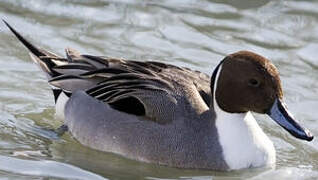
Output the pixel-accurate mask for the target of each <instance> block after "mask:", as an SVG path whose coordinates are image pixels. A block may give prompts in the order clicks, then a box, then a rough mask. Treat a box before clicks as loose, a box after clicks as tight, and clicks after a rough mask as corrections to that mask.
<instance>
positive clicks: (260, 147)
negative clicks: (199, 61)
mask: <svg viewBox="0 0 318 180" xmlns="http://www.w3.org/2000/svg"><path fill="white" fill-rule="evenodd" d="M221 69H222V65H221V66H220V67H219V70H218V72H217V75H216V79H215V83H214V86H213V87H214V89H213V95H214V98H213V105H214V110H215V113H216V122H215V123H216V128H217V131H218V135H219V142H220V144H221V147H222V150H223V156H224V159H225V161H226V163H227V164H228V166H229V168H230V170H236V169H243V168H250V167H261V166H271V165H273V164H274V163H275V161H276V153H275V148H274V145H273V143H272V141H271V140H270V139H269V138H268V137H267V136H266V134H265V133H264V132H263V131H262V129H261V128H260V127H259V125H258V123H257V122H256V120H255V119H254V117H253V115H252V114H251V113H250V112H247V113H228V112H225V111H223V110H222V109H221V108H220V107H219V106H218V103H217V102H216V99H215V90H216V88H217V80H218V77H219V73H220V72H221Z"/></svg>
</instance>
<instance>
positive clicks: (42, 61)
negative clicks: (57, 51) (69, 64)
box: [2, 20, 58, 79]
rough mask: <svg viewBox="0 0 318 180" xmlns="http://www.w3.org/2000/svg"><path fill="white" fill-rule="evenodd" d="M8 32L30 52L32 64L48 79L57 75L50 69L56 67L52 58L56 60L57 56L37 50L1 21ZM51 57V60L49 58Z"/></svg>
mask: <svg viewBox="0 0 318 180" xmlns="http://www.w3.org/2000/svg"><path fill="white" fill-rule="evenodd" d="M2 21H3V22H4V23H5V24H6V25H7V27H8V28H9V29H10V31H11V32H12V33H13V34H14V35H15V36H16V37H17V39H18V40H19V41H20V42H21V43H22V44H23V45H24V46H25V47H26V48H27V49H28V50H29V51H30V55H31V58H32V60H33V61H34V62H36V63H37V64H38V65H39V66H40V68H41V69H42V70H43V71H44V72H45V73H46V76H47V77H48V78H49V79H50V78H51V77H54V76H56V75H58V74H57V73H56V72H54V70H52V68H53V67H54V66H56V63H55V62H54V58H55V59H56V58H58V56H56V55H54V54H53V53H50V52H47V51H45V50H42V49H39V48H37V47H35V46H34V45H33V44H31V43H30V42H29V41H27V40H26V39H25V38H24V37H23V36H22V35H21V34H20V33H18V32H17V31H16V30H15V29H14V28H13V27H12V26H11V25H10V24H9V23H8V22H6V21H5V20H2ZM50 57H51V58H50Z"/></svg>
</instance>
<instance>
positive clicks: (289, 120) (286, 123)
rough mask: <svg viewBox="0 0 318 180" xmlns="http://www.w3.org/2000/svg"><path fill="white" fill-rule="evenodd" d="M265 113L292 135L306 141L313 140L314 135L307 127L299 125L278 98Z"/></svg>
mask: <svg viewBox="0 0 318 180" xmlns="http://www.w3.org/2000/svg"><path fill="white" fill-rule="evenodd" d="M267 114H268V115H269V116H270V117H271V118H272V119H273V120H274V121H276V122H277V123H278V124H279V125H280V126H282V127H283V128H284V129H285V130H287V131H288V132H289V133H290V134H291V135H293V136H294V137H296V138H299V139H303V140H307V141H311V140H313V138H314V136H313V135H312V134H311V133H310V132H309V130H308V129H306V128H304V127H301V126H300V125H299V123H298V122H297V121H296V120H295V119H294V118H293V116H292V115H291V114H290V113H289V112H288V110H287V108H286V106H285V104H284V103H283V102H282V101H281V100H280V99H278V98H277V99H276V100H275V102H274V104H273V106H272V108H271V109H270V110H269V111H268V112H267Z"/></svg>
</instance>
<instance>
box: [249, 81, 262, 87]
mask: <svg viewBox="0 0 318 180" xmlns="http://www.w3.org/2000/svg"><path fill="white" fill-rule="evenodd" d="M248 85H249V86H252V87H259V85H260V82H259V81H258V80H256V79H250V80H249V81H248Z"/></svg>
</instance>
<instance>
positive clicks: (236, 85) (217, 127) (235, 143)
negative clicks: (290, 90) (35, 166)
mask: <svg viewBox="0 0 318 180" xmlns="http://www.w3.org/2000/svg"><path fill="white" fill-rule="evenodd" d="M6 25H7V26H8V27H9V28H10V30H11V31H12V32H13V33H14V34H15V36H16V37H17V38H18V39H19V40H20V41H21V42H22V43H23V44H24V45H25V46H26V47H27V48H28V49H29V50H30V55H31V58H32V59H33V61H34V62H36V63H37V64H38V65H39V67H40V68H41V69H42V70H43V71H44V72H45V74H46V76H47V78H48V82H49V84H50V85H51V86H52V89H53V92H54V97H55V102H56V111H57V114H58V115H60V117H61V118H62V119H63V120H64V124H65V125H64V127H68V130H69V131H70V132H71V134H72V135H73V136H74V137H75V138H76V139H77V140H78V141H79V142H80V143H81V144H83V145H85V146H88V147H91V148H93V149H97V150H101V151H106V152H113V153H116V154H120V155H123V156H125V157H128V158H131V159H135V160H139V161H144V162H150V163H156V164H161V165H168V166H173V167H179V168H200V169H212V170H233V169H242V168H250V167H261V166H270V165H272V164H274V163H275V149H274V146H273V143H272V142H271V140H270V139H269V138H268V137H267V136H266V134H265V133H264V132H263V131H262V129H261V128H260V127H259V125H258V124H257V122H256V121H255V119H254V118H253V115H252V114H251V113H250V112H256V113H260V114H267V115H268V116H269V117H271V118H272V119H273V120H274V121H275V122H277V123H278V124H279V125H280V126H282V127H283V128H284V129H285V130H287V131H288V132H289V133H290V134H292V135H293V136H295V137H296V138H299V139H303V140H307V141H311V140H312V139H313V136H312V135H311V134H310V132H309V131H308V130H307V129H305V128H303V127H301V126H300V125H299V124H298V123H297V121H295V120H294V118H293V116H292V115H291V114H290V113H289V112H288V110H287V108H286V106H285V104H284V103H283V92H282V87H281V82H280V78H279V75H278V71H277V69H276V68H275V66H274V65H273V64H272V63H271V62H270V61H269V60H267V59H266V58H264V57H262V56H260V55H257V54H255V53H252V52H248V51H240V52H237V53H234V54H230V55H228V56H226V57H225V58H224V59H223V60H222V61H221V62H220V63H219V64H218V66H217V67H216V68H215V70H214V71H213V74H212V77H211V78H210V77H209V76H207V75H206V74H203V73H201V72H198V71H193V70H190V69H187V68H180V67H176V66H173V65H169V64H164V63H160V62H153V61H147V62H139V61H127V60H123V59H111V58H105V57H100V56H92V55H81V54H79V53H78V52H77V51H75V50H72V49H66V58H63V57H60V56H58V55H55V54H53V53H51V52H48V51H46V50H43V49H39V48H37V47H35V46H34V45H32V44H31V43H29V42H28V41H27V40H25V38H23V37H22V36H21V35H20V34H19V33H18V32H17V31H15V30H14V29H13V28H12V27H11V26H10V25H9V24H7V23H6Z"/></svg>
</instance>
